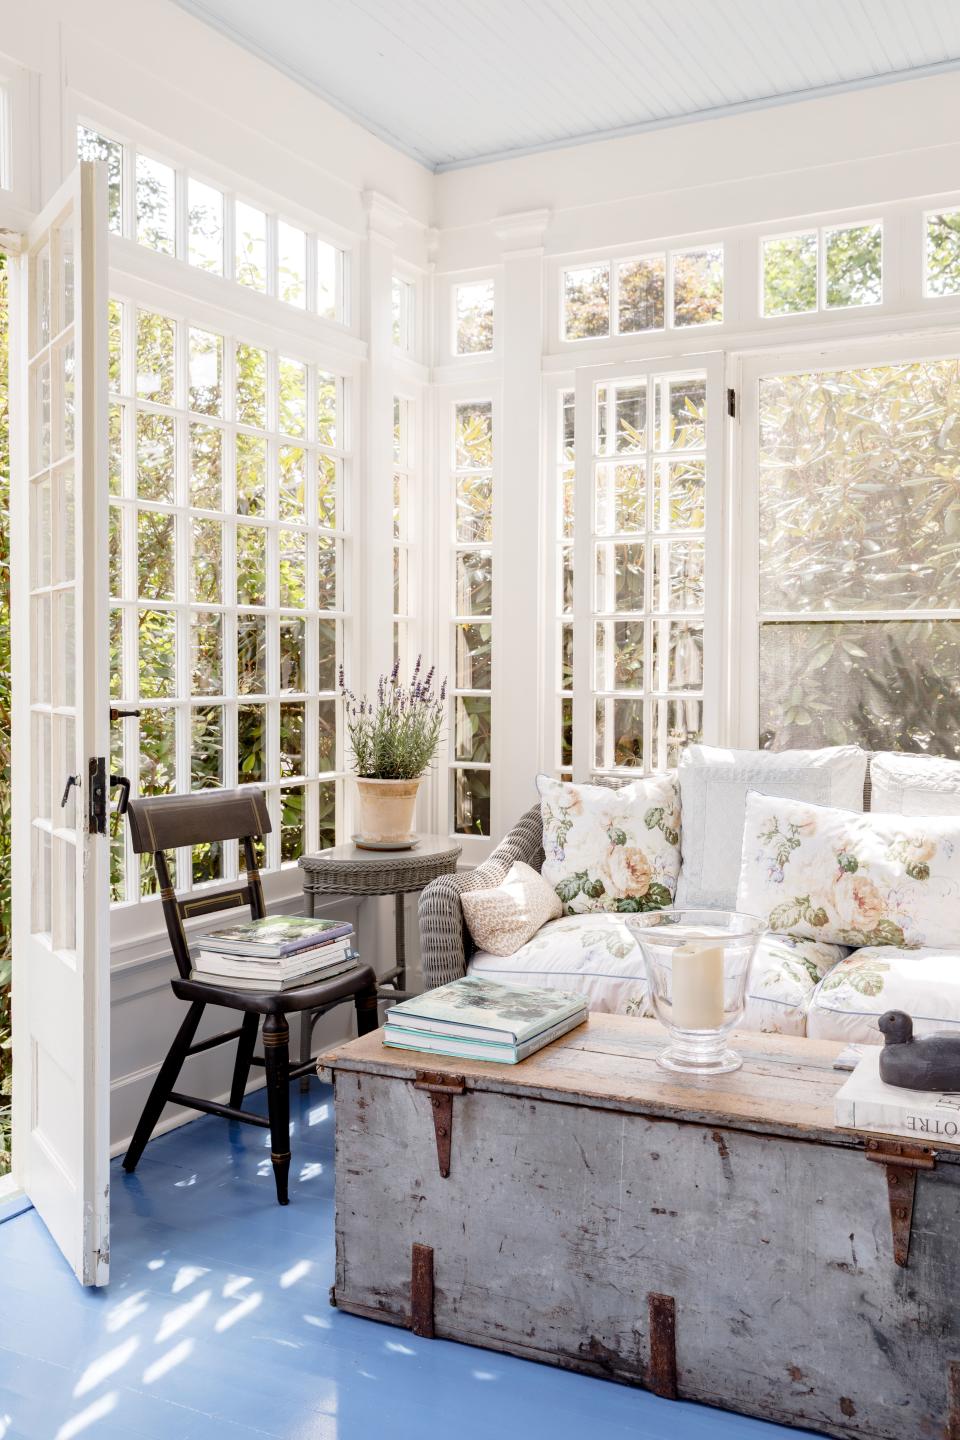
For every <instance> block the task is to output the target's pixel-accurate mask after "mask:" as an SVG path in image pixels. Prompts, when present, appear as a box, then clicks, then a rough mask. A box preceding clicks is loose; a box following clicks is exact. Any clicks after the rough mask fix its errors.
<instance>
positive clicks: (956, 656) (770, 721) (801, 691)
mask: <svg viewBox="0 0 960 1440" xmlns="http://www.w3.org/2000/svg"><path fill="white" fill-rule="evenodd" d="M958 674H960V621H957V620H867V621H857V622H843V623H840V622H836V621H831V622H821V623H816V622H811V623H796V624H770V625H763V626H761V629H760V743H761V745H764V746H766V747H768V748H771V749H774V750H783V749H788V748H796V747H798V746H817V745H842V744H845V743H848V742H851V741H856V742H858V743H859V744H861V745H863V746H864V747H865V748H866V749H868V750H908V751H917V752H920V753H922V754H932V755H948V756H952V757H954V758H960V701H958V698H957V675H958Z"/></svg>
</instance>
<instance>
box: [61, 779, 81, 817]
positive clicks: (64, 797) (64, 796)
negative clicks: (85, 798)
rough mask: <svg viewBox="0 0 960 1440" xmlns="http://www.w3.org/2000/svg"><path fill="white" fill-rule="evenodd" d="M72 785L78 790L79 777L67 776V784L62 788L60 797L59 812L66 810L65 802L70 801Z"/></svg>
mask: <svg viewBox="0 0 960 1440" xmlns="http://www.w3.org/2000/svg"><path fill="white" fill-rule="evenodd" d="M74 785H76V787H77V789H78V790H79V789H80V776H79V775H68V776H67V783H66V785H64V787H63V794H62V795H61V796H60V809H61V810H65V809H66V808H67V801H68V800H69V799H70V791H71V790H72V789H73V787H74Z"/></svg>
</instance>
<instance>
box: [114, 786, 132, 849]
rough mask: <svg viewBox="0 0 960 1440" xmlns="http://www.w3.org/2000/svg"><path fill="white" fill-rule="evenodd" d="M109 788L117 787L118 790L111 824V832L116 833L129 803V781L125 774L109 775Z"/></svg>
mask: <svg viewBox="0 0 960 1440" xmlns="http://www.w3.org/2000/svg"><path fill="white" fill-rule="evenodd" d="M110 789H111V790H114V789H118V790H119V791H120V794H119V795H118V796H117V808H116V810H114V812H113V826H112V830H111V834H113V835H116V833H117V830H118V828H119V826H120V820H121V817H122V816H124V815H126V813H127V806H128V805H129V804H130V781H129V780H128V779H127V777H126V775H111V776H110Z"/></svg>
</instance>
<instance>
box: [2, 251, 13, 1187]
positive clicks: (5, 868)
mask: <svg viewBox="0 0 960 1440" xmlns="http://www.w3.org/2000/svg"><path fill="white" fill-rule="evenodd" d="M7 315H8V310H7V275H6V269H5V257H4V254H3V251H2V250H0V1175H3V1174H5V1173H6V1171H7V1170H9V1168H10V1086H11V1081H12V1078H13V1076H12V1070H11V1064H10V1061H11V1052H10V969H11V948H10V946H11V935H10V536H9V530H8V520H9V515H10V413H9V408H8V393H9V387H8V384H7V376H8V344H7V340H8V328H7Z"/></svg>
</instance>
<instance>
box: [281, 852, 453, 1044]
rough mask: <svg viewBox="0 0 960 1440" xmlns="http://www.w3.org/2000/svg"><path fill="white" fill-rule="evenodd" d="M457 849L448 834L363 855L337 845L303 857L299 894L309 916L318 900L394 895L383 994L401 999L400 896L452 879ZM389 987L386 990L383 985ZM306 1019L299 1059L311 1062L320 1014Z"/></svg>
mask: <svg viewBox="0 0 960 1440" xmlns="http://www.w3.org/2000/svg"><path fill="white" fill-rule="evenodd" d="M461 848H462V847H461V846H460V844H459V842H458V841H456V840H451V839H450V837H449V835H421V836H420V837H419V840H418V842H417V845H416V846H415V848H414V849H413V850H362V849H361V848H360V847H359V846H358V845H335V846H334V847H333V848H332V849H330V850H318V851H317V852H316V853H315V854H313V855H301V857H300V868H301V870H302V871H303V895H304V900H305V902H306V910H307V914H308V915H314V914H316V897H317V896H318V895H392V896H393V897H394V911H395V917H396V951H395V954H394V965H393V969H392V970H388V971H387V973H386V974H385V975H381V976H380V977H379V979H380V986H381V992H380V993H381V994H383V995H384V997H385V998H386V997H389V998H390V999H391V1000H403V999H405V998H406V993H407V989H406V987H407V947H406V936H405V933H404V914H403V897H404V895H408V894H410V893H411V892H412V891H415V890H422V889H423V888H424V886H426V885H429V884H430V881H431V880H435V879H436V878H437V876H438V875H453V874H454V873H455V872H456V868H457V861H458V860H459V858H460V851H461ZM388 981H392V982H393V985H392V986H391V988H390V989H389V990H387V991H383V989H382V987H383V985H384V984H386V982H388ZM321 1013H322V1012H319V1011H318V1012H317V1014H316V1015H310V1016H306V1015H305V1016H304V1017H303V1026H302V1030H301V1035H300V1053H301V1058H303V1059H307V1060H309V1058H310V1044H311V1039H312V1036H313V1027H314V1024H315V1023H316V1021H317V1019H318V1018H319V1015H320V1014H321Z"/></svg>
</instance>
